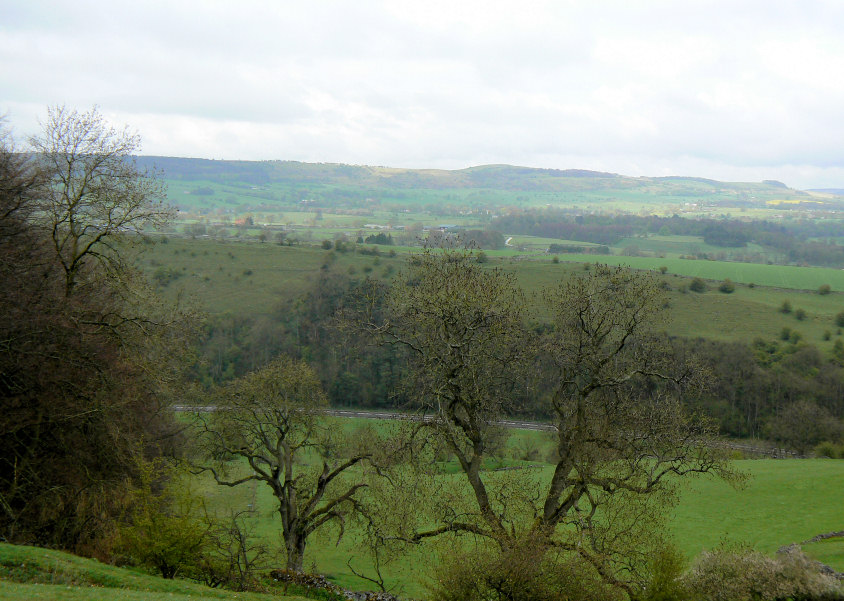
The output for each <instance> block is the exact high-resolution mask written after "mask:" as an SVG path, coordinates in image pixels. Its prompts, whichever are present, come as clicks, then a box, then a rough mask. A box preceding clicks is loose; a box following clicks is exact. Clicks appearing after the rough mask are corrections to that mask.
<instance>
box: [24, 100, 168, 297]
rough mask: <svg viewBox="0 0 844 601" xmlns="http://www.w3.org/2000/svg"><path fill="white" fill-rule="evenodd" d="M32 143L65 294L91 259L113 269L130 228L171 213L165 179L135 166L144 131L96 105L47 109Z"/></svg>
mask: <svg viewBox="0 0 844 601" xmlns="http://www.w3.org/2000/svg"><path fill="white" fill-rule="evenodd" d="M30 144H31V146H32V149H33V150H34V152H35V153H36V154H37V156H38V158H39V160H40V162H41V167H42V169H43V170H44V172H45V173H46V174H47V176H48V177H49V193H48V194H45V195H44V198H43V203H42V206H41V207H40V211H39V213H40V215H41V216H42V217H43V219H44V220H45V221H46V225H47V227H48V228H49V229H50V235H51V239H52V243H53V248H54V250H55V252H56V254H57V256H58V258H59V261H60V262H61V265H62V268H63V270H64V274H65V294H66V295H67V296H70V294H71V293H72V292H73V289H74V287H75V286H76V285H77V284H78V282H79V276H80V273H81V271H82V268H83V267H84V266H85V264H86V262H87V261H96V262H98V263H100V264H101V265H102V266H104V267H106V268H107V269H108V270H109V271H111V272H112V273H113V272H114V271H115V270H114V268H115V267H119V266H120V265H121V257H122V256H123V253H121V252H118V250H117V248H116V245H117V244H118V242H119V241H120V242H125V241H126V239H127V236H125V235H126V234H136V233H138V232H141V231H142V230H143V229H144V228H146V227H149V226H155V225H161V224H163V223H165V222H167V221H169V220H170V218H171V217H172V215H173V209H172V208H171V207H170V206H168V205H167V204H166V202H165V198H166V195H165V190H164V186H163V184H162V183H161V182H160V181H159V180H157V179H156V177H155V174H154V173H149V172H142V171H140V170H139V169H138V168H137V166H136V164H135V160H134V156H133V155H134V154H135V153H137V152H138V151H139V150H140V147H141V139H140V136H139V135H138V134H136V133H134V132H132V131H130V130H129V129H128V128H123V129H116V128H115V127H113V126H111V125H109V124H108V123H107V122H106V121H105V119H104V118H103V116H102V115H101V114H100V112H99V111H98V110H97V108H96V107H95V108H93V109H91V110H90V111H88V112H86V113H80V112H78V111H76V110H69V109H66V108H65V107H63V106H56V107H51V108H49V109H48V110H47V120H46V122H45V123H43V131H42V133H41V134H40V135H39V136H35V137H33V138H32V139H31V140H30ZM117 271H118V272H119V271H122V270H117Z"/></svg>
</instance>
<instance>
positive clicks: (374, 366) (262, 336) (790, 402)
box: [196, 270, 844, 448]
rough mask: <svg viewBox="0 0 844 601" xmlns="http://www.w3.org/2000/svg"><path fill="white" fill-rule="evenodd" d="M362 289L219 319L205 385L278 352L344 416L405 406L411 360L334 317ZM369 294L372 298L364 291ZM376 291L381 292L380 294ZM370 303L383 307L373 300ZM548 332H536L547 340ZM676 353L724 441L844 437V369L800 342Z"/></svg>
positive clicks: (330, 286) (323, 279)
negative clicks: (798, 424)
mask: <svg viewBox="0 0 844 601" xmlns="http://www.w3.org/2000/svg"><path fill="white" fill-rule="evenodd" d="M363 289H364V288H363V281H361V280H357V279H354V278H351V277H349V276H347V275H345V274H339V273H334V272H331V271H330V270H325V271H322V272H321V273H320V276H319V278H318V279H317V281H316V282H315V283H314V285H313V286H312V288H311V290H310V291H309V292H308V293H307V294H306V295H305V296H304V297H302V298H301V299H299V300H298V301H296V302H292V303H289V304H285V305H283V306H279V307H278V309H277V310H276V311H275V312H274V313H273V314H272V315H270V316H267V317H256V318H252V317H238V318H235V317H231V316H222V317H218V318H215V319H213V320H211V321H210V322H209V324H208V325H207V331H206V336H205V338H204V343H203V345H202V352H201V354H202V357H203V360H202V361H201V362H200V363H199V364H198V365H197V367H196V370H197V376H198V377H199V379H200V380H201V381H203V382H204V383H205V385H207V386H210V385H211V384H214V383H221V382H224V381H227V380H230V379H233V378H235V377H240V376H242V375H244V374H246V373H248V372H250V371H252V370H255V369H257V368H259V367H261V366H262V365H264V364H266V363H267V362H268V361H269V360H270V359H271V358H272V357H274V356H276V355H277V354H280V353H285V354H288V355H291V356H295V357H300V358H303V359H306V360H307V361H308V362H309V363H310V364H311V365H312V366H313V367H314V369H315V370H316V371H317V373H318V374H319V376H320V379H321V380H322V383H323V386H324V388H325V390H326V392H327V394H328V396H329V399H330V402H331V404H332V405H334V406H338V407H373V408H374V407H378V408H384V407H395V408H401V407H403V406H404V404H405V403H406V400H407V395H406V394H404V393H403V387H404V386H405V385H406V384H407V381H406V379H407V374H408V368H407V362H406V357H405V356H404V355H403V354H402V352H400V350H399V349H398V348H396V347H391V346H387V347H384V346H377V345H373V344H371V340H369V339H368V338H367V337H366V336H364V335H362V334H361V333H359V332H358V331H356V330H355V329H354V328H350V327H347V326H346V325H344V324H343V322H342V321H338V319H337V315H338V313H340V312H342V311H343V310H345V309H348V308H350V307H352V306H354V304H355V303H358V302H360V294H361V291H362V290H363ZM367 290H368V294H370V295H371V293H372V290H371V289H367ZM376 290H377V288H376ZM373 302H381V300H380V299H376V300H375V301H373ZM547 327H548V325H547V324H543V323H539V322H537V323H534V324H533V326H532V328H533V329H534V330H536V331H537V332H541V331H542V330H543V329H545V328H547ZM675 342H676V344H675V346H676V348H677V352H678V353H694V354H695V355H697V356H698V357H699V359H700V360H701V361H703V362H704V363H705V364H706V365H707V366H708V369H710V370H711V373H712V376H713V377H712V378H711V386H710V387H709V389H708V391H707V392H706V393H705V394H703V395H699V396H697V397H695V398H693V399H689V403H691V404H693V405H694V406H695V407H696V408H698V409H700V410H702V411H703V412H704V413H706V414H708V415H710V416H712V417H713V418H715V419H716V420H717V421H718V423H719V424H720V427H721V431H722V433H723V434H726V435H729V436H736V437H761V438H774V439H780V440H783V441H788V442H789V443H790V444H791V446H801V445H802V446H803V447H804V448H805V445H814V444H815V443H817V442H820V441H821V440H824V439H837V438H838V437H839V436H840V427H841V426H840V424H841V422H840V419H841V418H842V417H844V368H842V363H841V361H840V360H839V359H835V360H830V359H829V358H827V357H825V356H824V355H822V354H821V353H820V351H818V349H817V348H815V347H814V346H811V345H807V344H805V343H802V342H799V341H798V342H789V341H762V340H756V341H754V342H752V343H750V344H747V343H739V342H718V341H711V340H702V339H701V340H677V341H675ZM542 369H544V368H543V367H542V365H541V364H539V365H538V366H537V368H536V369H535V370H533V374H534V375H533V376H532V380H533V383H532V385H531V386H529V389H530V392H524V391H520V392H517V393H514V394H518V395H519V398H518V399H517V402H514V403H513V404H512V406H513V411H515V412H517V413H519V414H520V415H521V416H523V417H526V418H530V419H544V418H545V417H547V416H545V415H543V413H542V411H541V410H540V409H539V408H540V407H541V406H542V405H543V402H544V401H545V399H543V398H542V394H543V393H542V390H543V386H542V381H543V375H542ZM801 404H802V406H808V407H809V408H810V409H812V408H814V409H815V410H814V411H813V412H810V414H811V415H810V416H809V418H807V419H809V420H810V421H813V423H814V424H815V425H816V431H815V432H814V433H810V434H806V435H805V436H803V438H804V439H805V441H798V440H791V439H789V435H788V431H789V428H791V429H793V427H792V426H793V424H791V425H789V424H788V423H787V422H788V421H789V420H794V419H795V417H794V415H793V414H794V412H793V411H791V409H793V408H795V407H797V406H799V405H801Z"/></svg>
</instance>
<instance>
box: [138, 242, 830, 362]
mask: <svg viewBox="0 0 844 601" xmlns="http://www.w3.org/2000/svg"><path fill="white" fill-rule="evenodd" d="M367 248H372V247H371V246H367ZM390 250H393V251H395V252H396V253H397V254H396V256H395V257H390V256H389V255H388V253H389V251H390ZM379 252H380V253H381V254H380V256H378V257H374V256H371V255H361V254H358V253H354V252H348V253H338V252H331V251H325V250H323V249H322V248H320V247H318V246H308V245H301V246H291V247H288V246H279V245H277V244H271V243H265V244H261V243H257V242H226V241H215V240H210V239H195V240H192V239H190V238H176V237H171V238H169V239H168V243H167V244H161V243H159V244H157V245H155V246H154V247H152V248H151V249H150V250H149V251H148V252H146V253H145V254H143V255H142V256H141V258H140V259H139V265H140V266H141V267H142V268H143V269H144V270H145V271H146V273H147V274H148V275H149V276H150V277H153V278H154V277H155V274H156V273H157V272H162V271H165V272H168V271H169V272H172V274H174V275H173V279H171V280H170V281H169V283H167V285H166V286H164V287H162V288H161V290H162V292H163V293H164V294H165V295H170V296H171V297H175V296H176V295H177V294H179V293H180V292H183V293H185V294H187V295H188V296H189V297H192V298H193V299H194V300H195V302H196V304H198V305H199V307H200V308H201V309H203V310H205V311H207V312H208V313H210V314H222V313H230V314H234V315H244V316H245V315H252V316H255V315H266V314H270V313H271V312H273V310H275V308H277V307H278V306H280V305H281V304H282V303H284V302H285V301H292V300H295V299H297V298H300V297H301V296H302V295H304V294H305V293H306V292H307V291H308V290H309V288H310V287H311V286H313V285H314V284H315V282H316V281H317V279H318V278H319V277H320V276H321V274H323V273H326V272H333V273H337V274H341V275H347V276H349V277H353V278H362V277H364V276H369V277H376V278H382V279H390V278H392V277H395V275H396V274H397V273H399V272H400V271H401V270H402V268H403V265H404V261H405V258H406V257H407V255H408V253H410V252H418V249H411V248H408V247H397V246H396V247H379ZM504 252H506V251H489V252H487V253H486V254H487V255H488V256H489V257H491V259H492V260H491V261H490V263H489V265H490V266H499V267H501V268H503V269H505V270H511V271H513V273H515V274H516V276H517V278H518V281H519V283H520V285H521V286H523V287H524V288H525V290H526V291H527V292H528V293H529V294H532V293H535V292H538V291H539V290H540V289H541V288H542V287H548V286H554V285H556V284H557V283H559V282H560V281H561V280H563V279H565V278H567V277H569V275H570V274H572V273H577V272H582V271H583V269H584V264H593V263H595V261H602V262H610V263H612V264H622V265H630V266H632V267H634V268H637V269H648V270H654V269H656V268H657V267H659V266H662V265H665V266H666V267H668V272H667V273H666V274H665V275H657V277H659V278H660V279H661V280H663V281H664V283H665V286H666V287H667V288H669V289H670V290H668V291H667V292H666V296H667V300H668V303H669V308H668V311H669V315H670V322H669V332H670V333H672V334H675V335H679V336H685V337H698V336H700V337H705V338H712V339H717V340H743V341H751V340H753V339H754V338H755V337H761V338H764V339H773V338H776V337H778V336H779V333H780V332H781V331H782V329H783V328H784V327H789V328H791V329H793V330H796V331H798V332H800V334H801V335H802V336H803V339H804V340H806V341H808V342H811V343H812V344H815V345H817V346H818V347H819V348H821V349H825V350H829V349H831V348H832V345H833V344H834V342H835V339H836V338H837V337H838V333H837V332H838V329H837V327H836V326H835V323H834V318H835V315H836V314H838V313H839V312H841V311H842V310H844V293H842V292H833V293H831V294H827V295H820V294H818V293H817V288H818V287H819V286H820V285H821V284H829V285H830V286H831V287H832V289H833V290H844V271H839V270H833V269H823V268H811V267H785V266H773V265H754V264H746V263H723V262H715V261H696V260H685V259H649V258H641V257H606V256H601V257H597V256H594V255H561V256H560V263H558V264H555V263H553V262H552V260H551V258H549V257H547V256H543V257H541V258H532V259H522V260H517V259H515V258H512V257H506V256H497V255H499V254H502V253H504ZM323 266H325V268H326V269H323ZM695 275H697V276H700V277H703V278H707V279H709V278H711V281H709V282H708V286H709V290H708V291H707V292H706V293H703V294H698V293H693V292H686V293H683V292H682V289H683V288H684V287H686V288H687V287H688V284H689V281H690V280H689V278H690V277H691V276H695ZM726 277H729V278H730V279H732V280H733V281H734V282H736V283H737V284H738V285H737V286H736V290H735V292H734V293H732V294H723V293H720V292H718V290H717V286H718V284H719V283H720V282H721V281H722V280H723V279H724V278H726ZM765 282H769V283H768V284H766V283H765ZM742 283H754V284H755V285H754V287H752V288H751V287H749V286H748V285H745V284H742ZM786 300H787V301H788V302H789V303H791V305H792V307H793V308H794V309H798V308H802V309H803V310H804V311H806V314H807V317H806V319H804V320H802V321H798V320H797V319H796V318H795V317H794V314H793V313H792V314H784V313H781V312H780V311H779V310H778V309H779V308H780V306H781V305H782V303H783V302H784V301H786ZM825 332H830V333H831V337H830V339H829V340H823V337H824V333H825Z"/></svg>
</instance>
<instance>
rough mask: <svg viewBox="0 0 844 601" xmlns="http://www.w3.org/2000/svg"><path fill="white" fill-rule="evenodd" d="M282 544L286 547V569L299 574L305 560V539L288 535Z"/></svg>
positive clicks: (292, 534)
mask: <svg viewBox="0 0 844 601" xmlns="http://www.w3.org/2000/svg"><path fill="white" fill-rule="evenodd" d="M284 544H285V546H286V547H287V569H288V570H293V571H294V572H301V571H302V563H303V562H304V559H305V537H304V536H300V535H299V534H298V533H295V532H294V533H290V534H289V535H286V536H285V537H284Z"/></svg>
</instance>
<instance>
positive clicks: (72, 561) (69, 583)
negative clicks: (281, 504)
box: [0, 543, 303, 601]
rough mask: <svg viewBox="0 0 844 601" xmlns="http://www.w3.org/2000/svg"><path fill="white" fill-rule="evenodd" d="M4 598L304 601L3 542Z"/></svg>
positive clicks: (0, 595) (0, 584) (0, 586)
mask: <svg viewBox="0 0 844 601" xmlns="http://www.w3.org/2000/svg"><path fill="white" fill-rule="evenodd" d="M0 599H9V600H20V601H24V600H27V601H28V600H40V599H44V600H47V599H49V600H53V599H56V600H68V601H95V600H96V601H101V600H120V601H124V600H125V601H134V600H136V599H137V600H139V601H140V600H145V601H146V600H149V601H158V600H164V599H167V600H168V601H193V600H198V599H240V600H243V601H262V600H265V601H269V600H270V599H289V600H291V601H296V600H301V599H303V598H302V597H294V596H278V595H263V594H257V593H236V592H233V591H227V590H221V589H213V588H208V587H207V586H202V585H200V584H195V583H193V582H188V581H184V580H178V579H176V580H165V579H163V578H158V577H155V576H151V575H149V574H146V573H144V572H141V571H138V570H132V569H127V568H117V567H114V566H109V565H105V564H102V563H100V562H98V561H96V560H92V559H84V558H82V557H76V556H74V555H70V554H69V553H63V552H61V551H54V550H51V549H42V548H39V547H27V546H22V545H8V544H5V543H0Z"/></svg>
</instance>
